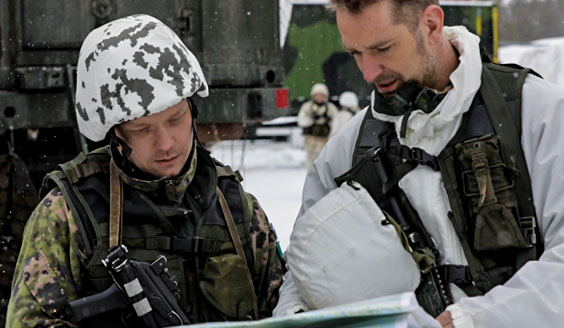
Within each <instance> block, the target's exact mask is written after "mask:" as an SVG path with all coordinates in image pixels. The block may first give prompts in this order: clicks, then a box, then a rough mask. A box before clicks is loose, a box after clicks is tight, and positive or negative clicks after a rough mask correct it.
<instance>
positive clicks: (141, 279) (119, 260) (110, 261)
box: [70, 245, 190, 328]
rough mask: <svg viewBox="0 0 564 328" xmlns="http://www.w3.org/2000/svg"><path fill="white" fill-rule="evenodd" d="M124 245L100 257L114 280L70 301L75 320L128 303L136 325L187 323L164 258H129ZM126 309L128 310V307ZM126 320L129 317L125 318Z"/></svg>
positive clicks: (123, 306)
mask: <svg viewBox="0 0 564 328" xmlns="http://www.w3.org/2000/svg"><path fill="white" fill-rule="evenodd" d="M126 254H127V248H126V247H125V246H124V245H120V246H116V247H114V248H112V249H110V252H109V255H108V256H107V257H106V258H105V259H104V260H102V263H103V264H104V265H105V266H106V267H107V268H108V270H109V272H110V275H111V276H112V278H113V280H114V284H112V285H111V286H110V287H109V288H108V289H107V290H105V291H103V292H101V293H98V294H95V295H92V296H88V297H84V298H81V299H78V300H74V301H71V302H70V307H71V309H72V311H73V313H74V315H75V317H76V319H77V320H78V321H82V320H84V319H87V318H90V317H93V316H96V315H100V314H103V313H105V312H108V311H112V310H116V309H124V311H127V309H125V308H126V307H128V306H131V308H132V309H133V312H134V315H133V316H132V315H125V316H124V318H125V317H130V318H131V317H134V318H133V319H132V320H131V321H134V324H133V323H132V325H135V326H136V327H150V328H155V327H166V326H176V325H182V324H188V323H190V321H189V319H188V316H187V315H186V314H185V313H184V311H183V310H182V308H181V307H180V305H179V304H178V300H177V296H178V293H177V291H176V289H177V286H178V285H177V283H176V281H174V280H173V279H172V278H171V277H170V275H169V274H168V270H167V269H166V267H165V265H166V258H165V257H164V256H162V255H161V256H159V257H158V258H157V259H156V260H155V261H154V262H153V263H150V264H149V263H147V262H140V261H134V260H129V259H128V258H127V257H126ZM129 310H130V309H129ZM127 321H128V322H130V320H129V319H128V320H127Z"/></svg>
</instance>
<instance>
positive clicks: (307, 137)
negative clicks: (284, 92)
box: [298, 83, 338, 171]
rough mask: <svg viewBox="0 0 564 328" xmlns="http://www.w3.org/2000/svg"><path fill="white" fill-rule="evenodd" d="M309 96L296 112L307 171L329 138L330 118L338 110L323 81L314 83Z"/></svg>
mask: <svg viewBox="0 0 564 328" xmlns="http://www.w3.org/2000/svg"><path fill="white" fill-rule="evenodd" d="M311 98H312V99H311V100H309V101H306V102H305V103H303V105H302V107H300V111H299V113H298V126H300V127H302V128H303V134H304V149H305V151H306V167H307V170H308V171H309V169H310V168H311V165H312V164H313V161H314V160H315V159H316V158H317V155H318V154H319V152H320V151H321V148H323V146H325V144H326V143H327V140H329V132H330V131H331V120H332V119H333V117H334V116H335V114H336V113H337V111H338V110H337V107H336V106H335V105H333V103H331V102H330V101H329V90H328V89H327V86H326V85H325V84H323V83H316V84H314V85H313V87H311Z"/></svg>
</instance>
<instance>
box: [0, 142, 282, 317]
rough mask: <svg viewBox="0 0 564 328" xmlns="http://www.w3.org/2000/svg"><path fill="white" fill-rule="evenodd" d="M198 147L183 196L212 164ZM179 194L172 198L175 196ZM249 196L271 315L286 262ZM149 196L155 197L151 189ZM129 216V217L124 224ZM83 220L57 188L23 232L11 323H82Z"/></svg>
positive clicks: (262, 294) (258, 279)
mask: <svg viewBox="0 0 564 328" xmlns="http://www.w3.org/2000/svg"><path fill="white" fill-rule="evenodd" d="M194 148H196V147H194ZM198 149H199V150H198V151H194V154H195V155H194V156H192V159H191V160H190V161H191V164H190V165H189V168H188V171H187V173H186V174H184V175H183V176H182V178H183V180H182V181H181V183H179V184H178V186H179V187H178V188H177V191H178V193H180V194H181V195H183V194H184V193H189V192H190V189H191V188H192V185H193V184H194V183H193V181H195V180H197V179H198V178H199V177H198V176H197V175H196V169H197V166H202V165H204V166H205V165H208V163H213V162H210V161H208V162H204V161H202V160H201V159H199V160H198V163H197V164H196V157H198V158H202V157H204V159H205V158H206V156H207V153H206V152H205V151H202V149H201V148H198ZM196 154H197V156H196ZM108 157H109V156H108ZM207 159H211V158H210V157H207ZM214 169H215V168H214ZM198 172H200V171H198ZM120 174H121V176H122V179H123V180H124V183H127V184H129V185H131V184H137V186H136V187H140V185H142V182H141V181H140V180H137V179H131V178H128V177H127V176H124V173H123V171H121V172H120ZM193 179H194V180H193ZM215 181H216V182H217V180H215ZM178 193H176V195H174V196H170V197H173V198H176V197H177V196H178ZM171 195H172V194H171ZM246 195H247V197H250V199H252V202H251V203H252V209H250V210H251V211H252V217H251V220H250V224H249V240H250V246H249V247H248V248H249V249H250V253H251V254H252V257H253V259H252V262H254V266H252V267H250V268H249V269H250V272H251V275H252V280H253V283H254V289H255V293H256V296H257V299H258V307H259V314H260V315H259V316H260V317H261V318H262V317H267V316H270V315H271V312H272V309H273V308H274V306H275V305H276V303H277V301H278V288H279V286H280V285H281V283H282V275H283V274H284V266H283V264H282V263H281V262H282V260H281V257H280V253H279V251H278V248H277V238H276V235H275V233H274V230H273V228H272V226H271V225H270V224H269V222H268V219H267V217H266V215H265V213H264V211H263V210H262V208H261V207H260V205H259V203H258V201H257V200H256V199H255V198H254V197H253V196H251V195H249V194H246ZM147 196H148V197H154V196H155V195H151V193H150V192H149V193H147ZM226 198H229V195H226ZM169 200H170V199H169ZM172 202H175V201H174V200H173V201H172ZM184 205H185V204H184ZM125 220H126V218H125V216H124V226H125V224H126V222H125ZM81 222H82V221H81V220H79V219H78V218H76V217H75V215H73V212H72V211H71V209H70V207H69V203H68V202H67V200H66V199H65V197H64V196H63V193H62V192H61V191H60V190H59V189H58V188H55V189H52V190H51V191H50V192H49V193H48V194H47V195H46V196H45V197H44V198H43V200H42V201H41V203H40V204H39V205H38V206H37V208H36V209H35V211H34V212H33V214H32V215H31V217H30V219H29V221H28V223H27V226H26V229H25V232H24V237H23V240H24V243H23V246H22V249H21V252H20V255H19V258H18V264H17V269H16V272H15V278H14V283H13V286H12V295H11V299H10V303H9V306H8V323H7V327H27V326H40V327H44V326H50V327H51V326H55V327H59V326H76V325H77V322H76V320H75V319H74V318H73V315H72V311H71V310H70V308H69V306H68V302H69V301H72V300H75V299H78V298H81V297H83V296H85V295H84V294H83V293H82V292H83V289H84V288H85V286H87V285H88V284H89V283H90V282H89V281H88V280H87V279H86V278H85V277H86V276H87V272H86V267H87V265H88V264H89V261H91V259H92V257H91V256H92V253H93V252H92V250H89V249H88V247H87V241H86V240H85V238H84V237H83V234H82V233H81V231H80V230H81V228H80V226H81ZM128 248H129V246H128ZM176 278H177V280H179V279H178V277H176ZM236 283H237V282H236ZM188 297H191V296H190V295H188ZM81 324H82V323H81Z"/></svg>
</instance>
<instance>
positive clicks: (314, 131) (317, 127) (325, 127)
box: [303, 102, 331, 137]
mask: <svg viewBox="0 0 564 328" xmlns="http://www.w3.org/2000/svg"><path fill="white" fill-rule="evenodd" d="M314 104H315V103H313V102H312V106H313V105H314ZM320 108H325V110H324V111H323V114H321V115H320V116H321V117H323V118H325V123H323V124H316V123H314V124H313V125H312V126H308V127H305V128H303V134H304V135H310V136H314V137H327V136H328V135H329V132H330V131H331V126H330V125H329V123H330V122H331V117H330V116H329V114H328V112H329V105H328V104H327V103H324V104H323V106H320Z"/></svg>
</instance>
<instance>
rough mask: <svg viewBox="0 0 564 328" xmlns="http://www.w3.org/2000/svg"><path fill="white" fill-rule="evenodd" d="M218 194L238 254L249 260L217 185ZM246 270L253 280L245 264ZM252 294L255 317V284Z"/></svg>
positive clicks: (256, 308)
mask: <svg viewBox="0 0 564 328" xmlns="http://www.w3.org/2000/svg"><path fill="white" fill-rule="evenodd" d="M216 191H217V196H218V197H219V204H220V205H221V210H222V212H223V215H224V216H225V222H226V223H227V228H228V229H229V234H230V235H231V240H232V241H233V246H235V250H236V251H237V255H239V256H240V257H241V258H242V259H243V261H244V262H245V264H246V263H249V262H247V257H246V256H245V251H244V250H243V245H242V244H241V239H240V238H239V234H238V233H237V228H236V227H235V222H234V221H233V216H232V215H231V211H230V210H229V206H228V205H227V201H226V200H225V197H224V196H223V193H222V192H221V189H219V187H216ZM245 272H246V273H247V278H248V279H249V281H253V278H252V275H251V272H250V270H249V266H248V265H245ZM252 288H253V290H252V294H253V311H254V314H255V318H258V317H259V312H258V302H257V295H256V292H255V290H254V285H252Z"/></svg>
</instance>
